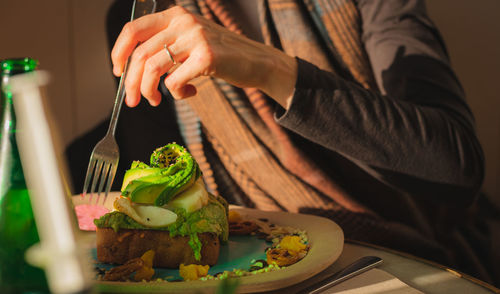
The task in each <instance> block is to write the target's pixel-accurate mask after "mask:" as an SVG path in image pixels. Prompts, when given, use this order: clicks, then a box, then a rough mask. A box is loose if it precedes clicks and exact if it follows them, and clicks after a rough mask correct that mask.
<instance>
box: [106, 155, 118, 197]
mask: <svg viewBox="0 0 500 294" xmlns="http://www.w3.org/2000/svg"><path fill="white" fill-rule="evenodd" d="M117 167H118V162H116V163H115V164H112V165H111V166H110V172H109V176H108V183H107V184H106V194H105V195H106V196H108V193H109V191H111V185H112V184H113V181H114V179H115V175H116V169H117Z"/></svg>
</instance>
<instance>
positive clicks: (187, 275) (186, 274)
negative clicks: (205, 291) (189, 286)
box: [179, 264, 210, 281]
mask: <svg viewBox="0 0 500 294" xmlns="http://www.w3.org/2000/svg"><path fill="white" fill-rule="evenodd" d="M209 269H210V267H209V266H208V265H198V264H188V265H184V264H181V266H180V267H179V275H180V276H181V277H182V278H183V279H184V281H194V280H198V279H199V278H201V277H205V276H207V274H208V270H209Z"/></svg>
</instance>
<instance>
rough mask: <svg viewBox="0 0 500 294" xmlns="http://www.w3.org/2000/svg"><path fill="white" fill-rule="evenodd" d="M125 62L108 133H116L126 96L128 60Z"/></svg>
mask: <svg viewBox="0 0 500 294" xmlns="http://www.w3.org/2000/svg"><path fill="white" fill-rule="evenodd" d="M129 60H130V57H129V59H128V60H127V62H126V63H125V68H124V70H123V73H122V75H121V77H120V83H119V85H118V91H117V92H116V98H115V104H114V105H113V113H112V114H111V120H110V122H109V127H108V133H107V135H109V134H111V135H113V136H114V135H115V131H116V123H117V122H118V116H120V110H121V109H122V105H123V99H124V98H125V87H124V85H123V84H124V83H125V78H126V76H127V69H128V61H129Z"/></svg>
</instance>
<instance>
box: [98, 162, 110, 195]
mask: <svg viewBox="0 0 500 294" xmlns="http://www.w3.org/2000/svg"><path fill="white" fill-rule="evenodd" d="M110 167H111V163H109V162H104V163H103V169H102V173H101V180H100V182H99V189H98V190H97V196H98V197H99V196H100V195H101V193H102V191H103V190H102V189H103V188H104V183H105V182H106V179H107V176H108V173H109V168H110ZM97 202H99V199H97Z"/></svg>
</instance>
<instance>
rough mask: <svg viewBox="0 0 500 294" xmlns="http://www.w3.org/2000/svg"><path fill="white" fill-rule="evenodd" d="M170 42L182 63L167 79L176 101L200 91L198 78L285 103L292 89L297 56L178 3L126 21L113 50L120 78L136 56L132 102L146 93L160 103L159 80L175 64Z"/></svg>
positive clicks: (130, 81)
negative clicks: (261, 93) (254, 90)
mask: <svg viewBox="0 0 500 294" xmlns="http://www.w3.org/2000/svg"><path fill="white" fill-rule="evenodd" d="M137 44H139V45H138V46H137ZM165 44H166V45H167V47H168V50H169V51H170V52H171V54H172V57H173V58H174V60H175V61H176V62H177V63H180V65H179V66H178V67H177V68H175V70H174V71H173V72H171V73H169V75H168V76H167V78H165V86H166V87H167V88H168V89H169V91H170V92H171V94H172V95H173V96H174V98H176V99H182V98H187V97H190V96H193V95H195V94H196V88H195V87H194V86H193V85H192V84H190V81H191V80H192V79H194V78H196V77H199V76H213V77H217V78H221V79H224V80H226V81H227V82H228V83H230V84H232V85H234V86H237V87H255V88H258V89H260V90H262V91H264V92H265V93H266V94H267V95H269V96H270V97H272V98H273V99H275V100H276V101H277V102H278V103H280V104H281V105H283V106H286V103H287V101H286V100H287V99H288V97H290V96H291V94H292V92H293V89H294V86H295V81H296V79H297V62H296V60H295V58H293V57H291V56H288V55H286V54H285V53H283V52H282V51H280V50H278V49H275V48H273V47H270V46H266V45H264V44H261V43H258V42H255V41H252V40H250V39H248V38H245V37H244V36H240V35H238V34H235V33H232V32H230V31H229V30H227V29H225V28H224V27H222V26H219V25H217V24H215V23H213V22H211V21H209V20H206V19H205V18H203V17H201V16H198V15H194V14H191V13H189V12H188V11H187V10H185V9H184V8H182V7H179V6H175V7H172V8H170V9H167V10H165V11H163V12H159V13H155V14H151V15H146V16H143V17H141V18H139V19H137V20H134V21H133V22H129V23H127V24H126V25H125V26H124V28H123V30H122V32H121V33H120V35H119V36H118V39H117V40H116V43H115V46H114V47H113V50H112V52H111V58H112V61H113V73H114V74H115V75H116V76H120V75H121V73H122V72H123V68H124V65H125V62H126V60H127V58H128V57H129V56H130V55H131V54H132V57H131V59H130V62H129V69H128V73H127V77H126V80H125V91H126V95H127V96H126V99H125V102H126V103H127V105H128V106H130V107H134V106H136V105H137V104H139V100H140V98H141V93H142V95H143V96H144V97H145V98H146V99H147V100H148V101H149V103H150V104H151V105H154V106H156V105H158V104H159V103H160V102H161V95H160V93H159V91H158V90H157V88H158V83H159V82H160V77H161V76H162V75H163V74H165V73H167V72H168V71H169V70H170V69H171V68H172V66H173V62H172V60H171V59H170V57H169V56H168V53H167V52H166V50H165V49H164V46H165ZM136 46H137V48H136ZM134 49H135V50H134Z"/></svg>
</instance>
